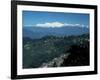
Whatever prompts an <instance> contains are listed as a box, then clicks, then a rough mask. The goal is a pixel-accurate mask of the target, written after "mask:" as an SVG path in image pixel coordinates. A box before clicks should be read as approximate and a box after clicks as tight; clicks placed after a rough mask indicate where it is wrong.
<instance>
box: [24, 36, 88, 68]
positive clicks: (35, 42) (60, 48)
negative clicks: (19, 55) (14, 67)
mask: <svg viewBox="0 0 100 80" xmlns="http://www.w3.org/2000/svg"><path fill="white" fill-rule="evenodd" d="M88 40H89V34H83V35H80V36H63V37H56V36H45V37H42V38H41V39H30V38H23V68H37V67H40V66H41V65H42V64H43V63H48V62H50V61H52V60H53V59H54V58H56V57H59V56H60V55H61V54H67V51H68V50H69V52H70V53H73V52H71V51H74V52H75V51H76V50H78V49H82V50H83V51H84V48H83V47H84V46H86V45H85V44H87V43H86V42H88ZM76 44H77V47H76V50H73V47H74V46H72V45H76ZM83 44H84V45H83ZM78 46H79V48H78ZM81 46H82V48H81ZM88 47H89V46H88ZM88 47H86V48H87V50H88ZM86 52H87V54H89V52H88V51H86ZM84 53H85V52H84ZM75 54H76V56H78V55H79V56H81V54H79V53H78V54H77V52H76V53H75ZM73 56H75V55H73ZM82 56H87V55H83V53H82ZM87 57H88V56H87ZM86 59H88V58H86ZM88 60H89V59H88ZM65 61H66V60H65ZM65 63H66V62H65ZM65 63H64V64H63V66H64V65H65ZM87 64H88V63H87ZM73 65H74V64H73ZM79 65H81V64H80V63H79Z"/></svg>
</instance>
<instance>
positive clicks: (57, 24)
mask: <svg viewBox="0 0 100 80" xmlns="http://www.w3.org/2000/svg"><path fill="white" fill-rule="evenodd" d="M35 26H37V27H43V28H49V27H51V28H55V27H57V28H60V27H64V26H70V27H76V26H77V27H87V25H86V26H85V25H83V24H68V23H61V22H51V23H50V22H46V23H38V24H36V25H35Z"/></svg>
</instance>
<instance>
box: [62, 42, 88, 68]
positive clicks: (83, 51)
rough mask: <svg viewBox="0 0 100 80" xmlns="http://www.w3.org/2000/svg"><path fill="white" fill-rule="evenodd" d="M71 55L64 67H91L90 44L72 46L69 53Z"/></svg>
mask: <svg viewBox="0 0 100 80" xmlns="http://www.w3.org/2000/svg"><path fill="white" fill-rule="evenodd" d="M67 52H69V53H71V54H70V55H69V56H68V58H66V59H65V60H64V62H63V64H62V66H86V65H89V42H88V41H87V42H85V43H83V44H80V45H77V44H76V45H72V46H71V48H70V49H69V50H68V51H67Z"/></svg>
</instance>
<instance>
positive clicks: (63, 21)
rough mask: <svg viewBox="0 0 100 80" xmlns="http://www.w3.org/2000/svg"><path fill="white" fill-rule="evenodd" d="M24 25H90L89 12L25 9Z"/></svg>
mask: <svg viewBox="0 0 100 80" xmlns="http://www.w3.org/2000/svg"><path fill="white" fill-rule="evenodd" d="M22 17H23V26H27V27H28V26H40V27H44V26H45V27H50V26H51V27H61V26H66V25H70V26H74V25H77V26H83V27H84V26H86V27H89V14H82V13H63V12H40V11H23V14H22Z"/></svg>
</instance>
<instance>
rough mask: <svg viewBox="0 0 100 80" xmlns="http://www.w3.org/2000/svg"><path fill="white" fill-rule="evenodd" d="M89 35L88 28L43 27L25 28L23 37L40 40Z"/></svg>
mask: <svg viewBox="0 0 100 80" xmlns="http://www.w3.org/2000/svg"><path fill="white" fill-rule="evenodd" d="M85 33H89V29H88V28H86V27H78V26H73V27H72V26H64V27H60V28H42V27H23V36H24V37H30V38H31V39H39V38H42V37H44V36H50V35H53V36H57V37H61V36H71V35H81V34H85Z"/></svg>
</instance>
